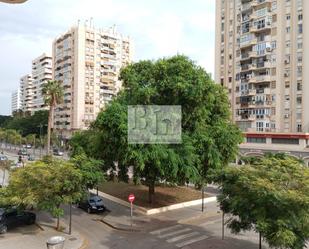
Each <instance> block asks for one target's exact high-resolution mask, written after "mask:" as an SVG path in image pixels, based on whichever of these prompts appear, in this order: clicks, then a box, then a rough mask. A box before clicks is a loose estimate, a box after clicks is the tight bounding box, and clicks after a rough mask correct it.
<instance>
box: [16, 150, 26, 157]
mask: <svg viewBox="0 0 309 249" xmlns="http://www.w3.org/2000/svg"><path fill="white" fill-rule="evenodd" d="M17 154H18V155H19V156H27V155H28V153H27V151H26V150H19V151H18V153H17Z"/></svg>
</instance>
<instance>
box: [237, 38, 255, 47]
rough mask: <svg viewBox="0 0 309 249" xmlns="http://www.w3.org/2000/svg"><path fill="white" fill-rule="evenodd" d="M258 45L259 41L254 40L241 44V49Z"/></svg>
mask: <svg viewBox="0 0 309 249" xmlns="http://www.w3.org/2000/svg"><path fill="white" fill-rule="evenodd" d="M256 44H257V39H252V40H249V41H246V42H242V43H240V48H248V47H252V46H254V45H256Z"/></svg>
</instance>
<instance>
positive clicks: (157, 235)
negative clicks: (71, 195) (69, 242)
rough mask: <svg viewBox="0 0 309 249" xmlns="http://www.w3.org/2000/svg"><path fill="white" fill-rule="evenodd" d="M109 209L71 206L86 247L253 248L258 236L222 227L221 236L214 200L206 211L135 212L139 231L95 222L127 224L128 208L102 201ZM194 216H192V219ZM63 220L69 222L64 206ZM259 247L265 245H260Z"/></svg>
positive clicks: (94, 248)
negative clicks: (96, 211) (101, 211)
mask: <svg viewBox="0 0 309 249" xmlns="http://www.w3.org/2000/svg"><path fill="white" fill-rule="evenodd" d="M104 201H105V205H106V206H107V208H108V209H110V210H111V212H109V213H104V214H101V215H99V214H87V213H86V212H85V211H83V210H81V209H78V208H75V207H74V208H73V209H72V213H73V229H76V230H78V231H79V232H80V233H81V234H82V235H83V236H84V237H85V238H87V240H88V242H89V243H88V247H87V248H88V249H105V248H106V249H107V248H114V249H132V248H134V249H148V248H150V249H152V248H153V249H154V248H156V249H172V248H183V249H190V248H192V249H193V248H194V249H210V248H212V249H214V248H218V249H243V248H244V249H255V248H258V235H257V234H255V233H252V232H251V233H246V234H240V235H232V234H231V233H230V231H229V230H228V229H225V240H222V239H221V232H222V219H221V217H222V216H221V214H220V213H217V211H218V209H217V205H216V203H210V204H207V205H206V212H207V213H206V214H202V213H201V211H200V208H201V207H200V206H194V207H189V208H184V209H180V210H174V211H169V212H166V213H162V214H158V215H153V216H147V217H146V216H143V215H139V214H136V216H135V217H134V229H137V230H139V231H133V232H132V231H119V230H115V229H113V228H111V227H109V226H107V225H106V224H104V223H102V222H100V221H98V219H102V218H103V219H104V220H108V221H113V222H114V224H117V223H120V222H122V223H127V224H130V223H129V220H130V219H129V213H130V212H129V211H130V210H129V209H128V208H126V207H123V206H121V205H118V204H116V203H113V202H110V201H108V200H104ZM192 217H195V218H192ZM64 222H65V223H66V224H69V219H68V209H66V215H65V218H64ZM263 248H265V249H266V248H268V247H267V246H266V245H265V244H263Z"/></svg>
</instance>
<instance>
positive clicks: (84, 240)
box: [78, 235, 89, 249]
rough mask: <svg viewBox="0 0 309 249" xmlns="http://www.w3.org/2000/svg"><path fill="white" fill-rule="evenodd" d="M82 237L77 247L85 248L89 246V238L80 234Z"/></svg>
mask: <svg viewBox="0 0 309 249" xmlns="http://www.w3.org/2000/svg"><path fill="white" fill-rule="evenodd" d="M80 236H81V237H82V239H83V243H82V245H81V246H80V247H79V248H78V249H86V248H87V247H88V246H89V240H88V239H87V238H86V237H85V236H82V235H80Z"/></svg>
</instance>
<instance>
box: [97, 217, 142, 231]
mask: <svg viewBox="0 0 309 249" xmlns="http://www.w3.org/2000/svg"><path fill="white" fill-rule="evenodd" d="M95 220H96V221H99V222H101V223H103V224H105V225H107V226H108V227H110V228H112V229H114V230H118V231H125V232H140V231H141V230H138V229H133V228H122V227H116V226H114V225H112V224H111V223H109V222H107V221H105V220H103V219H95Z"/></svg>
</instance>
